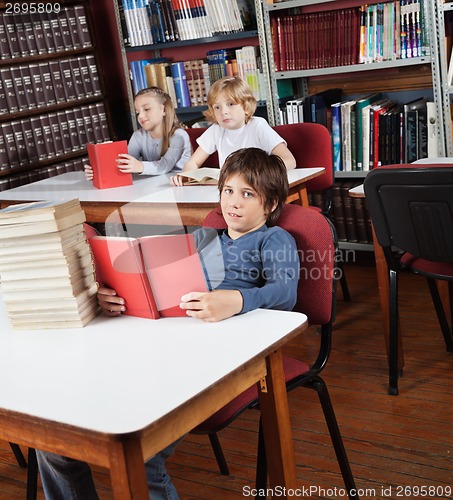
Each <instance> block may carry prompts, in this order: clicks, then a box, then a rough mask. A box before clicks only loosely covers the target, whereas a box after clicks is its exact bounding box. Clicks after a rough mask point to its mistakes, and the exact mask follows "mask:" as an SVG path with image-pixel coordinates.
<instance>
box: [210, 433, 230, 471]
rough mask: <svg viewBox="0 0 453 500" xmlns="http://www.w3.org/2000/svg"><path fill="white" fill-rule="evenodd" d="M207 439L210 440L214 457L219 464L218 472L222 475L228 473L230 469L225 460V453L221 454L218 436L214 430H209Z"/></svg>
mask: <svg viewBox="0 0 453 500" xmlns="http://www.w3.org/2000/svg"><path fill="white" fill-rule="evenodd" d="M208 436H209V441H211V446H212V450H213V452H214V455H215V458H216V460H217V465H218V466H219V470H220V473H221V474H223V475H224V476H229V475H230V470H229V469H228V465H227V463H226V460H225V455H224V454H223V450H222V447H221V446H220V441H219V437H218V436H217V433H216V432H211V433H209V434H208Z"/></svg>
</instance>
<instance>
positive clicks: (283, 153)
mask: <svg viewBox="0 0 453 500" xmlns="http://www.w3.org/2000/svg"><path fill="white" fill-rule="evenodd" d="M272 154H274V155H276V156H279V157H280V158H281V159H282V160H283V163H284V164H285V167H286V169H287V170H293V169H294V168H296V159H295V158H294V156H293V154H292V153H291V151H290V150H289V149H288V147H287V146H286V144H285V143H283V142H281V143H280V144H278V145H277V146H275V148H274V149H273V150H272Z"/></svg>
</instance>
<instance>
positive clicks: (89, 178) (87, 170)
mask: <svg viewBox="0 0 453 500" xmlns="http://www.w3.org/2000/svg"><path fill="white" fill-rule="evenodd" d="M83 168H84V169H85V177H86V179H87V181H92V180H93V168H92V167H91V165H84V166H83Z"/></svg>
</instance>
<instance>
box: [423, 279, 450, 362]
mask: <svg viewBox="0 0 453 500" xmlns="http://www.w3.org/2000/svg"><path fill="white" fill-rule="evenodd" d="M426 280H427V281H428V286H429V291H430V292H431V298H432V299H433V304H434V308H435V309H436V314H437V319H438V320H439V325H440V329H441V330H442V335H443V336H444V341H445V347H446V349H447V352H453V337H452V331H451V328H450V326H449V324H448V321H447V317H446V316H445V311H444V308H443V306H442V301H441V299H440V295H439V290H438V288H437V285H436V282H435V280H433V279H431V278H426ZM452 285H453V284H452V283H451V282H449V283H448V290H449V296H450V301H451V298H452V293H451V291H452ZM451 306H452V304H451V302H450V307H451Z"/></svg>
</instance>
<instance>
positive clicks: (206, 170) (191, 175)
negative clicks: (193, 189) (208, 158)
mask: <svg viewBox="0 0 453 500" xmlns="http://www.w3.org/2000/svg"><path fill="white" fill-rule="evenodd" d="M178 175H180V176H181V177H182V178H183V185H184V186H209V185H211V184H213V185H216V184H217V183H218V182H219V175H220V169H219V168H211V167H201V168H198V169H196V170H188V171H186V172H180V173H179V174H178Z"/></svg>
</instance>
